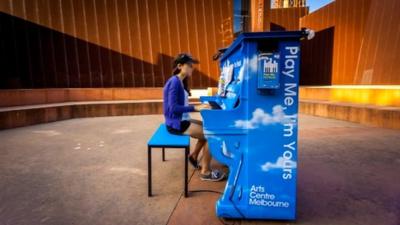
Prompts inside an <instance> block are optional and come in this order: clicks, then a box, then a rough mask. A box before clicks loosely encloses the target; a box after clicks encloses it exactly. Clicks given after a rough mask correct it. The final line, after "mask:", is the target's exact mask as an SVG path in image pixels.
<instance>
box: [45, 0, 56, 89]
mask: <svg viewBox="0 0 400 225" xmlns="http://www.w3.org/2000/svg"><path fill="white" fill-rule="evenodd" d="M46 7H47V11H48V12H49V26H50V27H53V19H52V14H51V10H50V4H49V1H46ZM53 34H54V32H53V31H51V32H50V40H51V41H50V44H51V59H52V61H53V62H52V63H53V68H54V71H53V73H54V74H53V76H54V80H55V87H58V74H57V73H58V72H57V63H56V53H55V45H54V35H53Z"/></svg>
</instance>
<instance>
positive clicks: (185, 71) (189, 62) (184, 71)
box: [173, 53, 199, 77]
mask: <svg viewBox="0 0 400 225" xmlns="http://www.w3.org/2000/svg"><path fill="white" fill-rule="evenodd" d="M197 63H199V61H197V60H196V59H193V58H192V56H191V55H190V54H188V53H181V54H178V56H177V57H176V58H175V60H174V65H173V67H174V71H173V73H174V74H181V75H183V76H184V77H189V76H191V75H192V72H193V64H197Z"/></svg>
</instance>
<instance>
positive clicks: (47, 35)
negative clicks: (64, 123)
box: [0, 0, 233, 88]
mask: <svg viewBox="0 0 400 225" xmlns="http://www.w3.org/2000/svg"><path fill="white" fill-rule="evenodd" d="M10 3H11V4H12V7H11V6H10ZM178 6H179V7H178ZM11 9H12V12H11ZM0 10H4V11H9V14H12V15H15V16H17V17H19V18H23V19H27V21H26V22H23V21H19V23H18V24H19V25H21V26H19V27H18V34H19V35H18V38H17V40H16V41H17V49H18V51H17V52H19V57H20V59H19V60H17V58H18V57H16V58H15V59H13V63H12V65H14V64H15V63H16V62H17V61H21V62H22V63H25V64H20V65H21V66H20V67H21V69H20V71H19V72H13V73H14V74H21V75H17V76H18V77H20V79H21V81H20V83H19V84H17V85H16V86H15V87H17V86H18V85H19V86H21V87H27V88H35V87H46V86H49V87H113V86H117V87H119V86H121V87H122V86H124V87H128V86H134V87H142V86H145V87H152V86H162V85H163V84H164V82H165V80H166V79H167V78H168V77H169V76H170V75H171V69H172V68H171V64H172V59H173V58H174V57H175V56H176V54H177V53H179V52H182V51H185V52H191V53H192V54H193V55H194V56H195V57H197V58H199V59H200V61H201V64H200V65H198V66H197V68H196V71H195V73H194V76H193V78H192V82H191V86H192V87H193V88H200V87H208V86H214V85H216V80H217V79H218V73H219V67H218V64H217V63H216V62H214V61H212V59H211V58H212V55H213V54H214V53H215V51H216V49H217V48H221V47H226V46H228V45H229V44H230V43H231V42H232V39H233V36H232V0H229V1H224V0H206V1H200V0H184V1H178V0H147V1H139V0H82V1H78V0H29V1H28V0H13V1H4V0H1V1H0ZM11 18H12V17H10V19H11ZM14 19H16V18H13V20H14ZM7 40H8V39H7ZM9 40H13V38H10V39H9ZM10 51H12V50H10ZM21 57H23V58H21ZM15 65H16V64H15ZM12 71H17V68H16V67H15V68H13V69H12ZM6 79H9V78H6ZM10 79H11V78H10ZM14 81H15V80H14ZM14 81H13V82H14ZM16 82H18V81H16Z"/></svg>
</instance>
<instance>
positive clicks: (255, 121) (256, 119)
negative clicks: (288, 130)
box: [235, 105, 291, 129]
mask: <svg viewBox="0 0 400 225" xmlns="http://www.w3.org/2000/svg"><path fill="white" fill-rule="evenodd" d="M290 122H291V119H290V118H288V117H287V115H286V114H285V112H284V108H283V107H282V106H281V105H275V106H274V107H273V108H272V114H269V113H266V112H264V110H263V109H261V108H257V109H255V110H254V112H253V117H252V118H251V119H250V120H236V121H235V127H238V128H245V129H255V128H257V127H259V126H260V125H269V124H275V123H282V124H283V123H290Z"/></svg>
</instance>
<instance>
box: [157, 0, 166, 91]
mask: <svg viewBox="0 0 400 225" xmlns="http://www.w3.org/2000/svg"><path fill="white" fill-rule="evenodd" d="M158 10H159V8H158V1H156V10H155V11H156V18H157V20H156V21H157V31H158V34H157V35H158V44H159V47H160V52H163V47H162V44H161V36H160V33H161V29H160V15H159V13H158ZM158 55H159V56H160V65H161V66H160V67H161V78H162V84H164V83H165V73H164V60H163V57H162V56H161V54H158Z"/></svg>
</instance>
